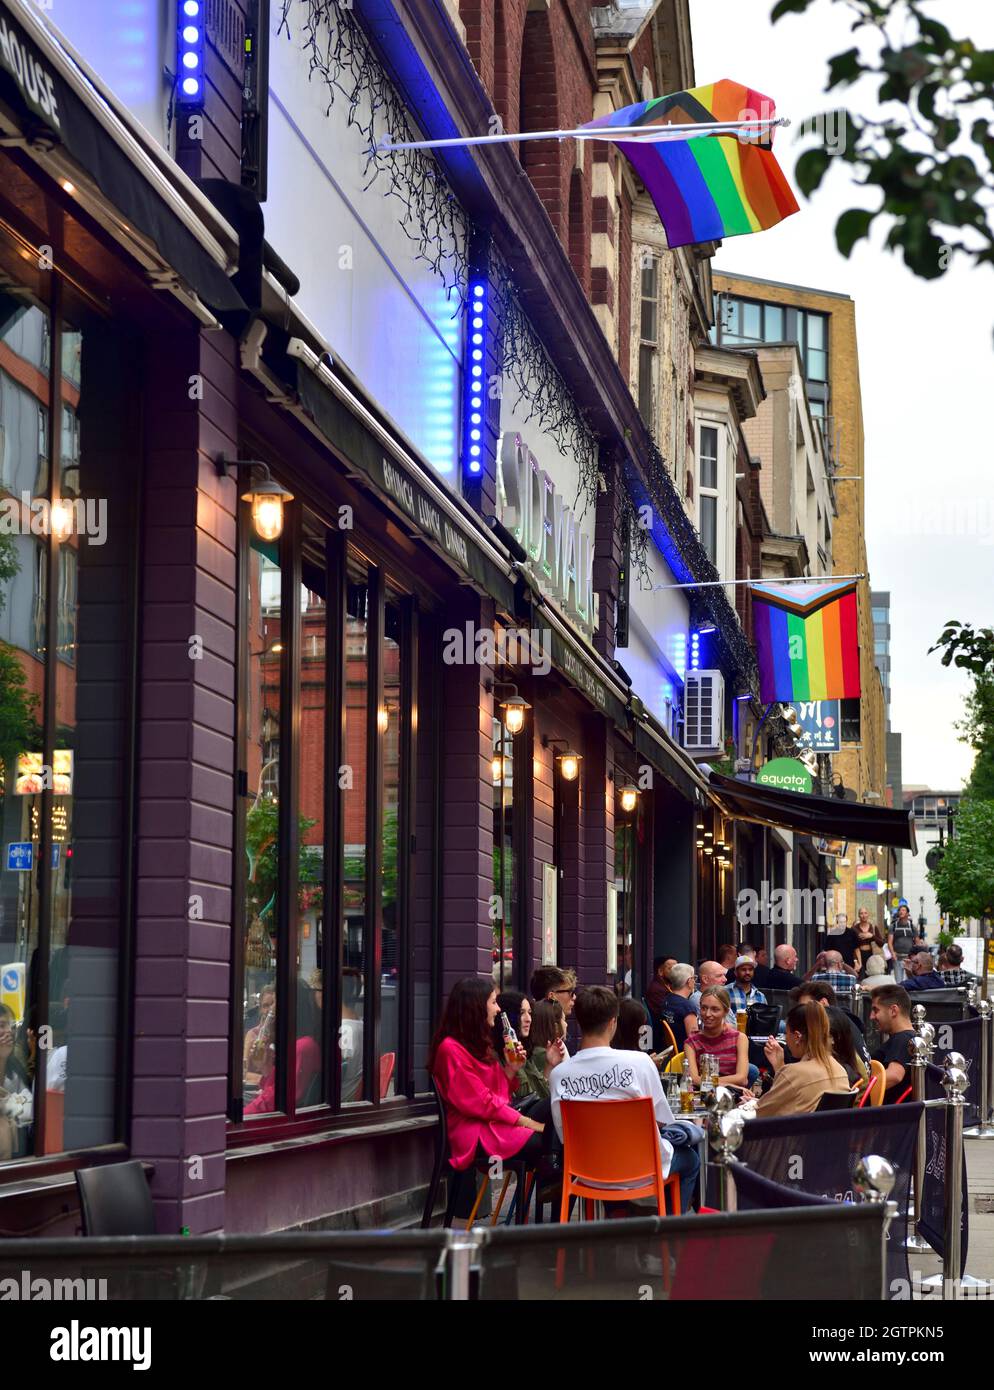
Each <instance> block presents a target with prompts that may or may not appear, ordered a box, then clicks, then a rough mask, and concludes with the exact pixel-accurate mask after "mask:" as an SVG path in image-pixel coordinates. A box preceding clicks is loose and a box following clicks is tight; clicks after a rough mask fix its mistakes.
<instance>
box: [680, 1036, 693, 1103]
mask: <svg viewBox="0 0 994 1390" xmlns="http://www.w3.org/2000/svg"><path fill="white" fill-rule="evenodd" d="M693 1111H694V1081H693V1078H692V1077H691V1075H690V1058H689V1057H688V1056H687V1053H686V1051H684V1054H683V1076H682V1077H681V1078H680V1114H681V1115H691V1114H693Z"/></svg>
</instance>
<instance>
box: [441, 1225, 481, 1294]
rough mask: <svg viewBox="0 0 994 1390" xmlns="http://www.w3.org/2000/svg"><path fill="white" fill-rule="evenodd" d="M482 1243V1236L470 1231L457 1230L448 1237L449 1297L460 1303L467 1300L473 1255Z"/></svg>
mask: <svg viewBox="0 0 994 1390" xmlns="http://www.w3.org/2000/svg"><path fill="white" fill-rule="evenodd" d="M481 1244H482V1236H480V1235H478V1234H475V1233H474V1232H472V1231H459V1232H458V1233H453V1234H452V1235H450V1237H449V1247H448V1256H449V1259H448V1269H449V1298H450V1299H452V1300H454V1301H458V1302H461V1303H466V1302H468V1301H469V1283H470V1271H471V1269H472V1267H473V1257H474V1255H476V1253H477V1251H478V1250H479V1248H480V1246H481Z"/></svg>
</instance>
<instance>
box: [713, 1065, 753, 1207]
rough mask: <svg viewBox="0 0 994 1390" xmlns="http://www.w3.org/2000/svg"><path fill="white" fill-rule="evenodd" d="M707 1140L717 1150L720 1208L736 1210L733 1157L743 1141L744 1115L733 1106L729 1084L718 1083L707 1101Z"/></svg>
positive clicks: (714, 1160)
mask: <svg viewBox="0 0 994 1390" xmlns="http://www.w3.org/2000/svg"><path fill="white" fill-rule="evenodd" d="M705 1105H706V1106H707V1109H708V1117H707V1121H706V1125H707V1132H708V1140H709V1142H710V1144H711V1147H712V1149H713V1151H714V1159H713V1162H714V1166H715V1167H716V1168H717V1170H718V1210H719V1211H735V1205H736V1204H735V1180H734V1179H733V1177H732V1172H731V1167H730V1164H731V1160H732V1158H733V1157H734V1155H735V1152H736V1150H737V1149H738V1147H739V1145H740V1144H741V1143H742V1129H743V1126H744V1125H745V1116H744V1115H743V1114H742V1111H741V1110H737V1109H734V1108H733V1107H734V1105H735V1097H734V1096H733V1095H732V1092H731V1091H730V1090H729V1089H728V1087H727V1086H719V1087H718V1088H717V1090H716V1091H715V1092H714V1093H713V1094H712V1095H710V1096H708V1098H707V1100H706V1101H705Z"/></svg>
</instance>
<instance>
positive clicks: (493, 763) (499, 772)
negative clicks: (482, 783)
mask: <svg viewBox="0 0 994 1390" xmlns="http://www.w3.org/2000/svg"><path fill="white" fill-rule="evenodd" d="M490 771H491V773H492V774H493V779H494V786H496V785H497V784H498V782H500V781H501V779H502V778H503V776H504V759H503V758H502V757H501V755H500V754H499V753H495V754H494V756H493V757H492V758H491V759H490Z"/></svg>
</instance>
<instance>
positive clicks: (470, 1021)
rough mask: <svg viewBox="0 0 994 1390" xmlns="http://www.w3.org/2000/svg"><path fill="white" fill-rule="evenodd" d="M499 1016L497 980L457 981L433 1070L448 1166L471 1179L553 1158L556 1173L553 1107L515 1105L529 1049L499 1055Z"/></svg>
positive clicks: (435, 1042)
mask: <svg viewBox="0 0 994 1390" xmlns="http://www.w3.org/2000/svg"><path fill="white" fill-rule="evenodd" d="M499 1014H500V1007H499V1005H498V1003H497V991H496V989H495V988H494V985H493V981H492V980H487V979H483V978H480V977H478V976H470V977H469V978H467V979H464V980H458V981H457V982H456V983H455V984H454V985H453V986H452V990H451V992H450V993H449V997H448V999H447V1000H446V1001H445V1008H444V1010H443V1012H442V1019H441V1022H440V1023H439V1025H438V1028H437V1029H436V1031H435V1036H434V1038H433V1039H432V1043H431V1048H430V1050H429V1053H428V1071H429V1073H430V1074H431V1076H432V1078H433V1080H434V1082H435V1085H436V1087H437V1088H438V1093H439V1095H440V1096H441V1099H442V1103H443V1104H444V1106H445V1118H446V1122H447V1125H448V1131H449V1161H450V1163H451V1164H452V1167H453V1168H454V1169H455V1170H456V1171H457V1172H465V1171H466V1170H467V1169H469V1168H472V1166H473V1164H474V1163H476V1162H480V1161H482V1162H487V1161H489V1160H490V1159H491V1158H501V1159H505V1158H526V1159H534V1161H535V1162H536V1164H537V1163H538V1161H539V1159H540V1158H541V1157H542V1156H543V1155H548V1156H550V1158H551V1159H552V1162H551V1163H550V1164H549V1165H548V1166H550V1167H553V1168H554V1166H555V1163H554V1156H555V1154H556V1152H557V1151H558V1147H559V1146H558V1140H557V1138H556V1133H555V1129H554V1128H553V1126H552V1125H551V1124H550V1123H549V1121H550V1120H551V1118H552V1113H551V1107H550V1104H549V1102H548V1101H547V1100H546V1101H542V1102H540V1104H539V1105H538V1106H537V1107H536V1108H535V1109H534V1110H532V1111H531V1112H530V1113H529V1114H527V1115H524V1114H522V1113H521V1112H520V1111H518V1110H515V1108H514V1106H513V1105H512V1104H511V1100H512V1098H513V1096H514V1094H515V1092H516V1091H517V1087H518V1074H519V1072H520V1071H521V1069H522V1067H523V1066H524V1065H525V1062H526V1060H527V1057H526V1054H525V1050H524V1048H523V1047H520V1048H519V1049H518V1051H517V1052H516V1053H515V1055H514V1056H513V1057H511V1056H508V1055H506V1054H505V1053H504V1050H503V1045H502V1048H501V1055H500V1056H498V1054H497V1052H496V1050H495V1048H494V1033H493V1029H494V1024H495V1022H496V1021H497V1018H498V1016H499ZM466 1190H467V1189H466V1188H465V1187H464V1195H465V1192H466ZM469 1201H470V1203H471V1202H472V1194H471V1193H469ZM463 1205H464V1204H463ZM468 1211H469V1207H468V1206H464V1210H462V1211H460V1206H459V1205H457V1208H456V1214H457V1215H464V1216H465V1215H468Z"/></svg>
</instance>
